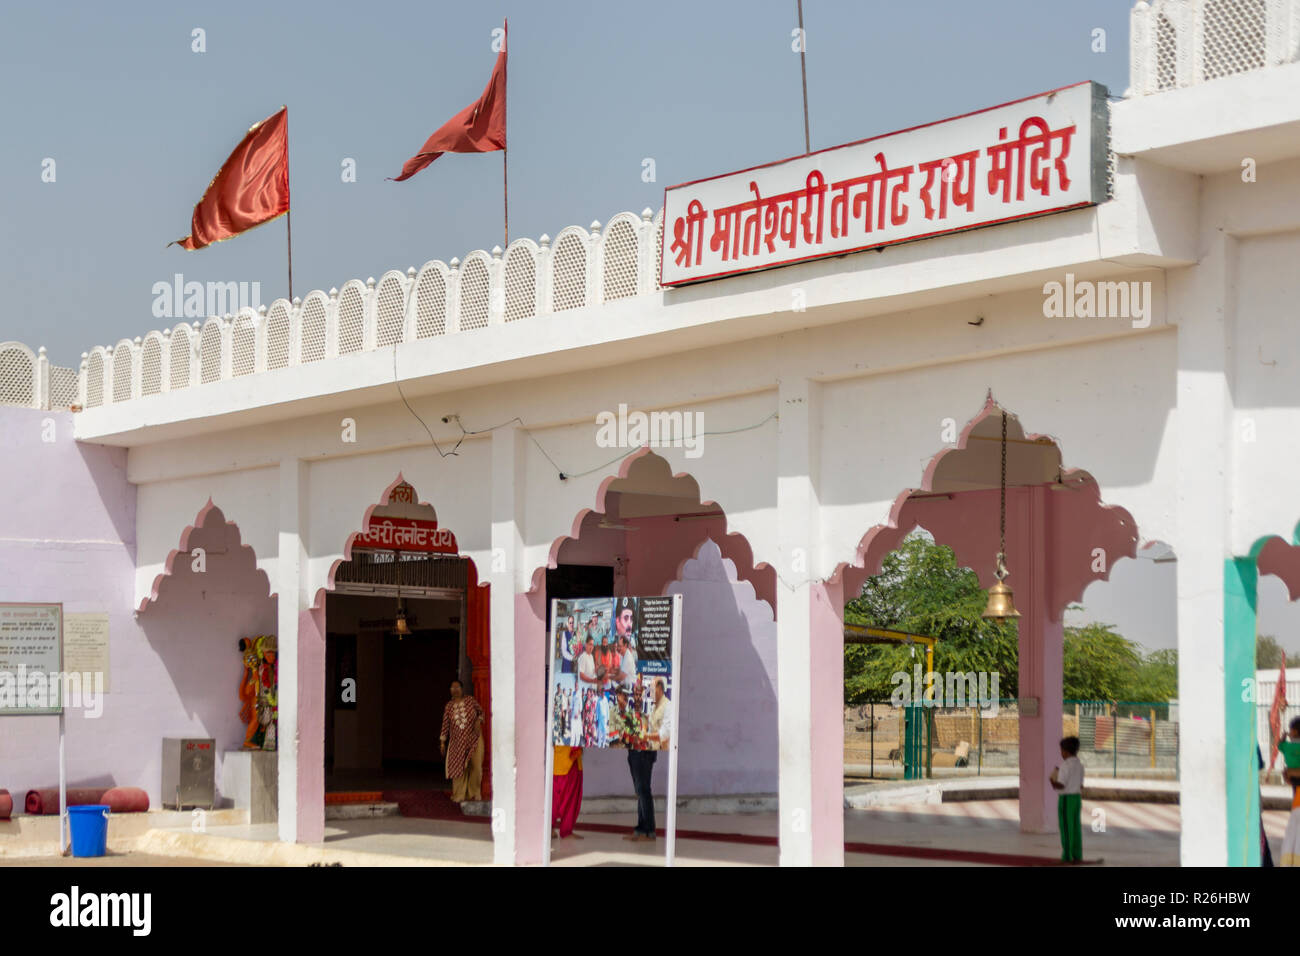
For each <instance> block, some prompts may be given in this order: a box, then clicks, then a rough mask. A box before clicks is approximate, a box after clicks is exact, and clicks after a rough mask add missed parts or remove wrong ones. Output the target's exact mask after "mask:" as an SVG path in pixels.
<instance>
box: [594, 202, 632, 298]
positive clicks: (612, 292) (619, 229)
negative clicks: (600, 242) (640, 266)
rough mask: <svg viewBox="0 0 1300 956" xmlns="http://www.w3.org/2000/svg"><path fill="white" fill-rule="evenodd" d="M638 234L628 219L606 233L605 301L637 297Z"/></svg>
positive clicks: (614, 225)
mask: <svg viewBox="0 0 1300 956" xmlns="http://www.w3.org/2000/svg"><path fill="white" fill-rule="evenodd" d="M636 246H637V243H636V232H635V231H634V230H633V229H632V226H631V224H630V223H628V221H627V220H626V219H620V220H619V221H618V222H616V223H614V224H613V225H612V226H610V227H609V229H608V230H607V231H606V233H605V275H604V282H603V283H602V289H603V293H604V296H605V300H606V301H609V300H610V299H626V298H628V297H629V296H633V295H636V260H637V255H636V252H637V249H636Z"/></svg>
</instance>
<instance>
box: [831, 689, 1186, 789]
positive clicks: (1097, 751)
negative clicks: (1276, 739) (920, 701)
mask: <svg viewBox="0 0 1300 956" xmlns="http://www.w3.org/2000/svg"><path fill="white" fill-rule="evenodd" d="M904 709H905V708H901V707H895V706H893V705H892V704H891V703H890V702H889V701H875V702H871V703H866V704H857V705H853V706H849V707H845V708H844V763H845V774H846V775H847V776H862V777H896V776H903V775H904V767H903V761H904V756H905V755H904V753H903V750H904V745H903V739H904V724H905V717H904V713H903V711H904ZM1171 710H1172V716H1171ZM924 713H926V714H928V715H929V717H928V719H929V720H930V722H931V725H930V728H929V730H930V733H929V735H928V736H929V753H928V756H927V758H926V759H927V763H928V767H927V771H928V772H927V775H931V776H963V775H973V776H974V775H981V774H986V773H987V774H997V775H1007V774H1014V773H1018V772H1019V768H1020V710H1019V706H1018V702H1017V701H1016V700H1015V699H1014V698H1009V699H1003V700H1000V701H999V702H998V706H997V708H996V710H995V709H994V708H992V707H990V708H988V709H986V710H981V709H980V708H978V707H935V708H925V709H924ZM1060 733H1061V736H1062V737H1066V736H1075V737H1078V738H1079V757H1080V759H1081V760H1082V761H1083V764H1084V767H1085V769H1086V770H1087V772H1088V773H1089V774H1090V775H1093V776H1113V777H1124V776H1129V777H1172V776H1176V775H1177V772H1178V740H1179V736H1178V719H1177V705H1173V707H1172V708H1171V705H1170V704H1169V703H1167V702H1147V701H1117V702H1113V701H1104V700H1067V701H1065V707H1064V712H1063V714H1062V718H1061V731H1060Z"/></svg>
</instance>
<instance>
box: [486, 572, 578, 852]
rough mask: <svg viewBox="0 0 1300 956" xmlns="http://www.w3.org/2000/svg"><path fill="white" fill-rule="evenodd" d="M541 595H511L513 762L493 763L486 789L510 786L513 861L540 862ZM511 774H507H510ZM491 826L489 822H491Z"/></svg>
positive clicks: (543, 796)
mask: <svg viewBox="0 0 1300 956" xmlns="http://www.w3.org/2000/svg"><path fill="white" fill-rule="evenodd" d="M546 645H547V641H546V595H545V594H544V593H543V592H542V591H530V592H529V593H527V594H517V595H515V766H514V767H501V766H498V765H495V764H494V765H493V768H492V774H493V777H492V792H493V793H507V792H509V790H510V789H512V788H513V789H514V791H515V817H514V820H513V821H507V823H506V825H508V826H513V827H514V837H515V860H514V862H516V863H524V864H534V863H541V862H542V839H543V836H544V834H546V833H548V832H549V828H548V827H547V826H546V824H545V817H546V788H547V787H549V786H550V785H551V781H550V780H549V779H547V777H546V734H545V727H546ZM583 764H584V768H585V765H586V758H585V757H584V759H583ZM512 773H513V779H512V776H511V775H512ZM496 826H497V824H496V821H495V820H494V821H493V827H494V828H495V827H496Z"/></svg>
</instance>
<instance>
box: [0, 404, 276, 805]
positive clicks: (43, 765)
mask: <svg viewBox="0 0 1300 956" xmlns="http://www.w3.org/2000/svg"><path fill="white" fill-rule="evenodd" d="M47 420H49V421H50V422H52V423H53V434H54V438H55V441H53V442H46V441H43V440H42V438H43V434H45V433H47V431H48V430H47V428H46V426H45V425H44V423H45V422H46V421H47ZM0 442H2V443H3V447H4V448H5V454H6V457H7V458H9V459H10V460H14V461H17V460H21V461H22V462H24V466H25V467H24V468H22V469H14V468H5V469H0V529H3V532H2V534H3V537H4V539H5V540H4V541H3V542H0V601H17V602H29V601H31V602H38V601H61V602H63V605H64V612H65V613H78V612H107V613H108V615H109V640H110V661H109V693H108V694H106V695H105V697H104V700H103V712H102V714H101V715H100V716H99V717H97V718H91V717H90V716H89V715H88V714H87V713H85V712H84V711H78V710H72V709H69V710H68V711H67V713H66V723H67V732H66V746H67V767H68V782H69V784H70V785H71V786H105V787H107V786H136V787H141V788H143V789H144V790H145V791H146V792H147V793H148V794H149V800H150V804H151V805H153V806H157V805H158V803H159V800H160V797H161V794H160V792H159V791H160V785H161V774H162V739H163V738H164V737H182V736H194V737H213V738H215V739H216V741H217V747H218V759H220V754H221V751H223V750H225V749H233V748H236V747H238V745H239V743H240V742H241V741H242V740H243V732H242V727H241V725H240V722H239V718H238V711H239V697H238V684H239V677H240V674H241V672H242V670H241V665H240V659H239V652H238V649H237V646H236V642H237V640H238V638H239V637H241V636H247V635H250V634H262V633H274V632H275V601H274V599H272V598H270V597H268V595H267V581H266V577H265V575H262V574H260V573H259V572H257V571H256V569H255V568H254V567H253V566H252V554H251V552H250V551H248V550H247V549H242V548H240V547H238V535H237V532H234V529H228V528H227V527H226V526H225V524H224V521H217V522H216V524H214V525H213V526H212V528H211V530H209V529H207V528H205V529H201V530H198V531H196V532H195V534H194V535H192V536H191V537H192V541H191V544H192V545H194V546H204V547H206V549H207V552H208V555H207V570H206V571H205V572H204V574H202V575H192V574H191V573H190V562H189V560H187V559H179V560H178V561H177V562H176V569H177V571H176V574H174V575H173V576H172V577H169V578H167V579H165V580H164V583H163V585H162V587H161V590H160V596H159V600H158V601H157V602H155V603H151V604H150V605H149V607H148V608H147V609H146V610H145V611H144V612H142V613H141V614H140V615H139V617H138V619H137V616H136V615H135V613H134V611H133V608H132V605H133V599H132V595H133V591H134V579H135V518H136V514H135V509H136V494H135V488H134V486H132V485H131V484H129V483H128V482H127V480H126V452H125V450H123V449H118V448H108V447H103V446H98V445H81V444H78V443H77V442H75V441H73V439H72V416H71V415H70V414H69V413H66V412H63V413H59V412H42V411H37V410H32V409H22V408H9V407H3V408H0ZM203 505H204V502H203V501H195V502H194V511H195V514H197V513H198V512H199V511H200V509H201V508H202V507H203ZM210 514H212V513H210ZM218 525H219V527H218ZM183 530H184V529H183V528H182V527H178V528H177V529H176V536H177V540H178V541H179V539H180V535H181V533H182V531H183ZM231 532H234V533H233V534H232V533H231ZM220 552H224V553H220ZM217 779H218V782H219V781H220V768H219V767H218V776H217ZM57 782H58V722H57V718H54V717H0V787H5V788H7V789H9V790H10V791H11V792H13V793H15V794H16V795H17V794H21V793H22V792H23V791H25V790H27V789H30V788H34V787H47V786H53V785H55V784H57Z"/></svg>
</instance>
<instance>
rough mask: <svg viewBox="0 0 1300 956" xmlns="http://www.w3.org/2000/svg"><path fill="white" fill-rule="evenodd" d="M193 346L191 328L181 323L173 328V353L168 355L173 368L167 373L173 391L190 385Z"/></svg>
mask: <svg viewBox="0 0 1300 956" xmlns="http://www.w3.org/2000/svg"><path fill="white" fill-rule="evenodd" d="M191 348H192V347H191V345H190V330H189V328H188V327H187V326H184V325H180V326H177V327H176V328H174V329H172V344H171V350H170V351H171V354H170V355H169V356H168V360H169V361H170V362H171V368H170V370H169V371H168V373H167V382H168V385H169V387H170V388H171V390H172V391H175V390H176V389H178V388H188V387H189V384H190V354H191Z"/></svg>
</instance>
